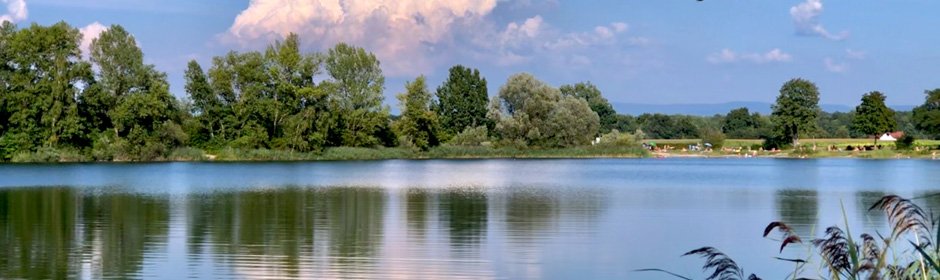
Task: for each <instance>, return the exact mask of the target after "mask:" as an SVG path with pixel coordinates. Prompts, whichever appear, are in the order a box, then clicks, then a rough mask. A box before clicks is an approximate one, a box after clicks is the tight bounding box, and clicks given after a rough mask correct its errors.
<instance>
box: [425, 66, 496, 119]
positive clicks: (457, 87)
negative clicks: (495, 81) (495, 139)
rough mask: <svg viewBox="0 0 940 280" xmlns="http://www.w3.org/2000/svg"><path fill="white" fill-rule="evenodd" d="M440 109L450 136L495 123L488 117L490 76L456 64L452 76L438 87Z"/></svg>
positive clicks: (441, 117)
mask: <svg viewBox="0 0 940 280" xmlns="http://www.w3.org/2000/svg"><path fill="white" fill-rule="evenodd" d="M436 96H437V106H436V107H435V111H437V113H438V116H440V121H441V128H442V129H443V131H444V132H445V133H446V134H448V135H455V134H457V133H459V132H461V131H463V130H464V129H466V128H468V127H476V126H479V125H487V126H491V125H492V124H491V122H490V120H489V119H487V118H486V109H487V108H486V105H487V102H489V99H488V93H487V88H486V79H485V78H483V77H482V76H481V75H480V71H479V70H477V69H470V68H467V67H464V66H462V65H456V66H454V67H451V68H450V70H449V76H448V77H447V80H445V81H444V83H443V84H442V85H441V86H440V87H438V88H437V92H436Z"/></svg>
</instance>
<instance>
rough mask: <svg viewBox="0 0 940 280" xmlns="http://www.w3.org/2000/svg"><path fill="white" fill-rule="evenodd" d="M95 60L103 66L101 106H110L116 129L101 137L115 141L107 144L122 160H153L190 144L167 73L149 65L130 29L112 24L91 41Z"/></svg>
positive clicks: (112, 128) (93, 59)
mask: <svg viewBox="0 0 940 280" xmlns="http://www.w3.org/2000/svg"><path fill="white" fill-rule="evenodd" d="M91 60H92V62H94V63H95V65H96V66H98V73H97V77H98V79H97V80H98V81H99V84H100V90H101V96H99V97H98V98H97V101H98V103H99V104H96V106H99V109H98V110H103V111H106V115H107V117H108V118H109V119H110V123H111V125H112V127H111V131H112V133H108V134H102V135H101V136H99V137H98V138H99V139H96V141H99V142H101V141H105V142H109V143H113V145H115V146H114V147H104V148H103V149H112V148H114V149H115V150H117V154H115V155H113V156H115V157H118V158H122V159H132V160H150V159H156V158H162V157H165V156H167V155H168V154H169V152H170V151H171V150H172V149H173V148H174V147H177V146H180V145H183V144H185V142H186V141H187V140H188V136H187V135H186V134H185V133H184V132H183V130H182V128H181V127H180V125H179V122H180V116H181V113H180V109H179V106H178V103H177V100H176V98H175V97H173V95H172V94H170V91H169V88H170V86H169V83H168V82H167V78H166V74H165V73H163V72H159V71H157V70H156V69H155V67H154V66H153V65H150V64H144V56H143V52H142V51H141V50H140V48H139V47H138V46H137V41H136V40H135V39H134V37H133V36H132V35H131V34H130V33H129V32H127V30H125V29H124V28H123V27H121V26H120V25H112V26H110V27H109V28H108V30H106V31H104V32H102V33H101V35H100V36H99V37H98V38H97V39H95V40H93V41H92V43H91ZM95 114H97V113H95ZM111 137H115V138H116V139H110V138H111ZM106 157H107V156H106Z"/></svg>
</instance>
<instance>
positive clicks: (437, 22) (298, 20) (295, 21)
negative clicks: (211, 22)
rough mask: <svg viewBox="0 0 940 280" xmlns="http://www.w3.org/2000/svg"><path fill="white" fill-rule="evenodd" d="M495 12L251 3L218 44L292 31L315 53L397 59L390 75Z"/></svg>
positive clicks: (463, 2)
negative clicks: (344, 49) (338, 50)
mask: <svg viewBox="0 0 940 280" xmlns="http://www.w3.org/2000/svg"><path fill="white" fill-rule="evenodd" d="M495 7H496V0H457V1H427V0H252V1H251V2H250V3H249V5H248V8H247V9H245V10H244V11H242V12H241V13H240V14H239V15H238V17H236V18H235V22H234V23H233V24H232V26H231V27H230V28H229V31H228V33H227V34H226V35H224V36H223V41H233V42H236V43H238V44H248V45H251V44H257V43H258V42H263V43H267V42H270V41H271V40H272V39H277V38H281V37H283V36H284V35H286V34H288V33H291V32H294V33H298V34H301V35H302V36H303V38H305V39H306V40H307V43H309V44H313V45H314V46H315V47H317V48H320V49H325V48H328V47H331V46H332V45H334V44H336V43H338V42H347V43H351V44H355V45H359V46H362V47H365V48H368V49H369V50H371V51H373V52H375V53H376V54H377V55H378V56H379V57H380V58H382V59H385V60H389V59H395V58H398V59H396V60H395V62H396V63H394V64H392V65H386V67H385V68H386V69H387V70H391V71H392V72H413V71H415V70H417V71H422V70H426V68H427V66H428V65H427V64H428V63H429V61H428V60H427V59H423V57H421V56H418V55H416V54H417V53H419V52H429V51H430V50H429V49H428V48H427V46H429V45H433V44H439V43H447V42H450V41H452V40H453V38H454V32H453V30H455V29H457V28H458V27H461V28H464V29H469V28H473V24H472V23H474V22H478V21H479V20H480V19H481V18H482V17H483V16H485V15H487V14H489V13H490V12H492V11H493V9H494V8H495ZM520 28H523V29H525V28H532V27H531V26H520ZM520 31H523V32H526V31H529V30H520ZM389 68H391V69H389Z"/></svg>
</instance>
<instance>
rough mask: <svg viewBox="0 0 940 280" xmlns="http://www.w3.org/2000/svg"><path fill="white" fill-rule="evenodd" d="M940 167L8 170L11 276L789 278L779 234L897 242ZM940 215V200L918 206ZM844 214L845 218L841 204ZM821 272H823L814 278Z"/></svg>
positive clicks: (3, 257) (797, 252) (347, 165)
mask: <svg viewBox="0 0 940 280" xmlns="http://www.w3.org/2000/svg"><path fill="white" fill-rule="evenodd" d="M938 174H940V162H937V161H929V160H859V159H817V160H790V159H583V160H419V161H398V160H392V161H362V162H291V163H153V164H52V165H33V164H29V165H9V164H7V165H0V248H6V254H0V278H4V279H6V278H85V279H97V278H142V279H184V278H238V279H245V278H250V279H256V278H278V279H282V278H287V279H291V278H379V279H390V278H398V279H415V278H423V279H489V278H508V279H526V278H550V279H676V278H671V277H669V276H666V275H663V274H658V273H652V272H635V271H634V270H636V269H642V268H662V269H667V270H671V271H674V272H677V273H679V274H682V275H686V276H691V277H693V278H696V279H702V278H704V276H707V275H706V274H704V273H703V272H702V270H701V265H702V264H703V262H702V260H701V259H699V258H697V257H680V255H682V253H684V252H686V251H689V250H691V249H695V248H698V247H701V246H706V245H707V246H714V247H716V248H718V249H720V250H722V251H723V252H725V253H726V254H728V255H729V256H731V257H732V258H734V259H735V260H736V261H737V262H738V263H739V264H740V265H741V266H742V267H743V268H744V270H745V271H746V272H748V273H752V272H753V273H757V274H758V275H759V276H761V277H763V278H765V279H781V278H783V277H785V276H786V275H787V273H789V272H790V271H792V268H793V267H792V265H790V264H789V263H784V262H782V261H778V260H775V259H774V257H805V256H806V250H805V248H801V247H799V246H796V247H793V248H792V249H787V250H785V251H784V252H783V253H782V254H778V248H779V242H777V241H774V240H772V239H768V238H763V237H761V234H762V233H763V232H762V231H763V229H764V227H765V226H766V225H767V224H768V223H769V222H771V221H775V220H781V221H784V222H786V223H788V224H791V225H792V226H793V227H794V228H795V229H796V230H797V232H799V233H800V234H802V235H804V239H808V236H809V235H811V233H813V232H815V233H816V236H819V235H820V233H821V232H822V230H823V229H824V228H825V227H827V226H831V225H840V226H842V225H843V224H844V222H843V209H844V213H845V216H846V217H847V219H848V221H849V224H850V226H851V228H852V229H853V233H854V234H856V235H857V234H859V233H860V232H858V231H861V230H864V231H868V232H871V233H874V231H876V230H880V231H881V232H884V230H885V223H886V219H885V218H884V216H883V215H882V214H881V213H878V212H869V211H867V210H868V207H869V206H870V205H871V204H872V203H874V202H875V201H876V200H877V199H879V198H880V197H881V196H883V195H884V194H899V195H902V196H905V197H924V196H929V195H931V194H934V193H935V192H940V176H938ZM918 202H921V203H922V204H921V205H922V206H924V207H925V208H928V209H935V212H940V199H938V198H936V196H931V197H928V198H925V199H919V200H918ZM843 206H844V208H843ZM810 271H815V266H814V267H813V269H810Z"/></svg>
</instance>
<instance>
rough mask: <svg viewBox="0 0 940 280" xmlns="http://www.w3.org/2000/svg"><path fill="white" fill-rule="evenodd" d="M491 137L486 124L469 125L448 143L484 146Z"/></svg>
mask: <svg viewBox="0 0 940 280" xmlns="http://www.w3.org/2000/svg"><path fill="white" fill-rule="evenodd" d="M489 140H490V139H489V130H488V129H486V126H485V125H481V126H477V127H467V128H465V129H464V130H463V131H461V132H460V133H458V134H457V135H454V137H453V138H451V139H450V141H448V142H447V144H450V145H453V146H464V147H469V146H482V145H483V144H484V143H486V142H488V141H489Z"/></svg>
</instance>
